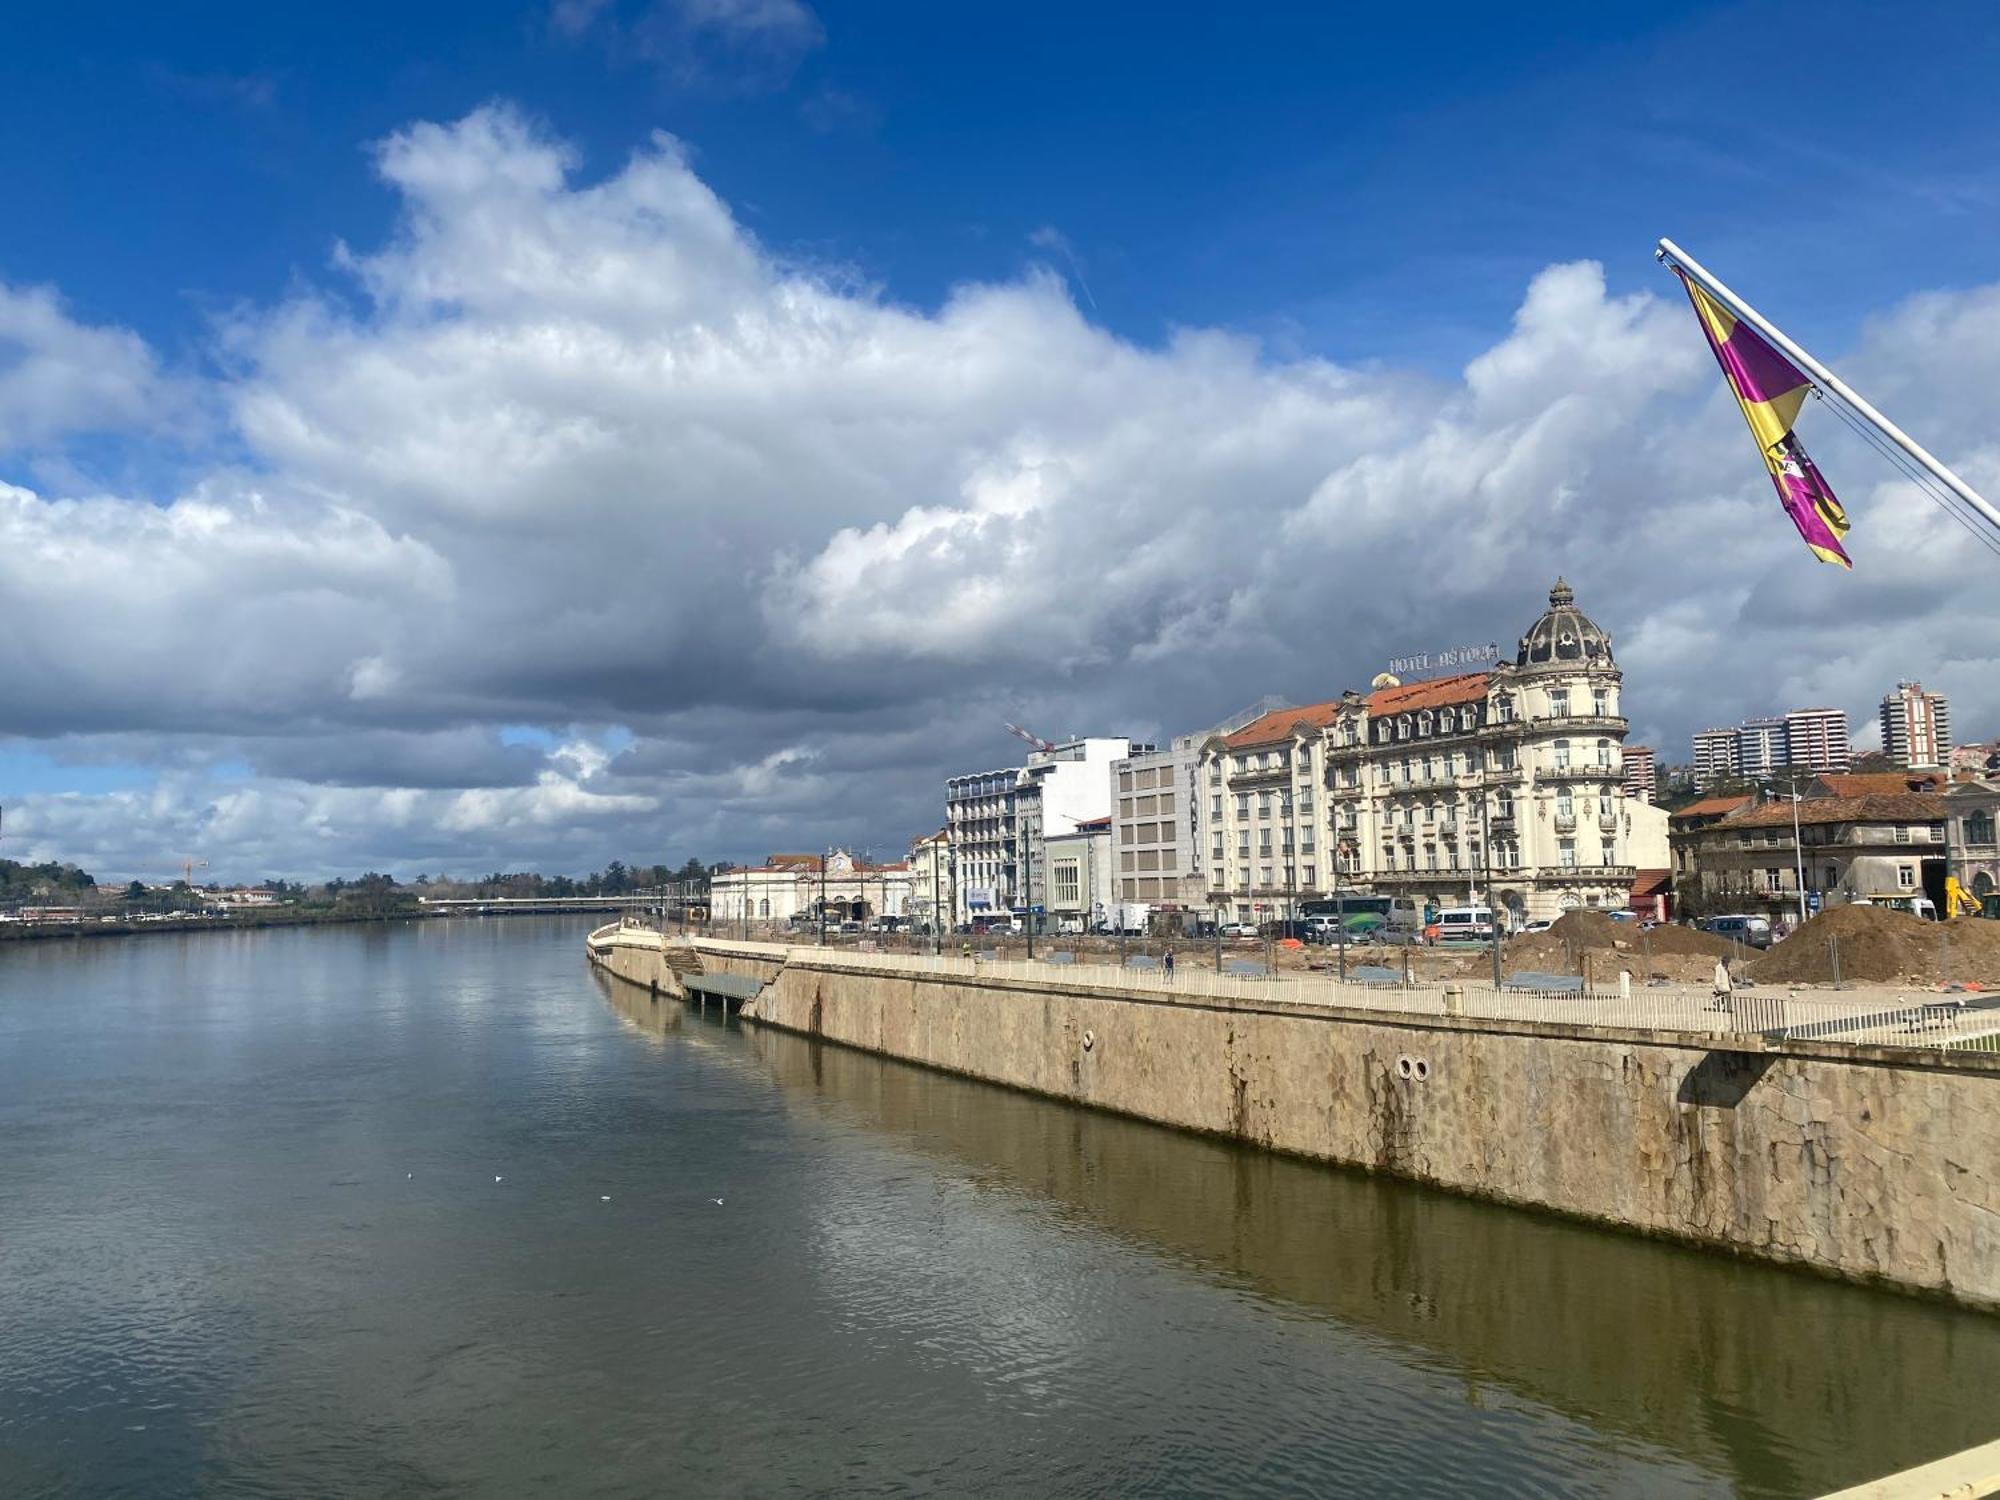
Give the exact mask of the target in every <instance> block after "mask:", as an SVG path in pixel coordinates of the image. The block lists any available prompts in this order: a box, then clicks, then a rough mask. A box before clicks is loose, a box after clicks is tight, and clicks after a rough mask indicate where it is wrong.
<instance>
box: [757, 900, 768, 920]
mask: <svg viewBox="0 0 2000 1500" xmlns="http://www.w3.org/2000/svg"><path fill="white" fill-rule="evenodd" d="M757 915H758V916H760V917H768V916H770V915H771V898H770V897H769V896H766V897H765V898H764V899H763V900H762V901H759V902H758V903H757Z"/></svg>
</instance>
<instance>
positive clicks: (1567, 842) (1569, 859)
mask: <svg viewBox="0 0 2000 1500" xmlns="http://www.w3.org/2000/svg"><path fill="white" fill-rule="evenodd" d="M1556 863H1557V864H1559V865H1561V866H1562V867H1563V868H1564V869H1565V870H1574V869H1575V868H1576V840H1575V839H1560V840H1558V841H1557V843H1556Z"/></svg>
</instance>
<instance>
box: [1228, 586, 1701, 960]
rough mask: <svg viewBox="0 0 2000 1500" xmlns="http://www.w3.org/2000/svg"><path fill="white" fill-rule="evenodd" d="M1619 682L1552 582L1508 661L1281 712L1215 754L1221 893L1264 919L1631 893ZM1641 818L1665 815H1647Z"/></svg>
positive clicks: (1582, 619)
mask: <svg viewBox="0 0 2000 1500" xmlns="http://www.w3.org/2000/svg"><path fill="white" fill-rule="evenodd" d="M1621 689H1622V675H1621V673H1620V672H1619V670H1618V667H1617V665H1616V663H1615V661H1614V660H1613V658H1612V654H1611V642H1610V637H1609V636H1608V635H1607V634H1606V633H1605V632H1604V631H1602V630H1600V629H1599V628H1598V627H1597V626H1596V625H1595V624H1594V623H1593V622H1592V621H1591V620H1590V619H1589V618H1588V617H1587V616H1585V615H1584V614H1583V613H1581V612H1580V611H1579V610H1578V609H1577V608H1576V601H1575V596H1574V594H1573V592H1572V591H1571V589H1570V588H1569V585H1568V584H1566V583H1564V582H1563V581H1562V580H1560V579H1558V580H1557V581H1556V585H1555V587H1554V588H1553V589H1551V590H1550V593H1549V607H1548V610H1547V611H1546V612H1545V613H1544V614H1543V615H1542V616H1541V618H1540V619H1538V620H1537V621H1536V622H1535V623H1534V624H1533V625H1532V626H1530V627H1529V629H1528V631H1527V633H1526V634H1525V635H1523V636H1522V637H1521V641H1520V647H1519V651H1518V653H1517V655H1516V657H1515V660H1514V661H1512V662H1501V663H1496V664H1495V665H1494V666H1493V667H1492V668H1491V669H1490V670H1488V671H1484V672H1472V673H1465V674H1460V675H1457V676H1452V677H1443V678H1437V679H1434V680H1431V681H1427V682H1417V683H1411V684H1407V685H1406V684H1402V683H1398V682H1396V681H1395V680H1394V679H1393V678H1388V679H1378V686H1377V687H1375V688H1374V689H1373V690H1372V691H1371V692H1369V693H1368V694H1366V695H1363V694H1360V693H1348V694H1346V695H1344V696H1343V697H1341V698H1339V699H1336V700H1332V701H1330V702H1327V703H1319V704H1311V705H1308V706H1306V707H1304V708H1293V709H1282V710H1279V711H1277V712H1276V713H1273V714H1268V715H1265V716H1264V717H1263V718H1261V719H1259V720H1258V721H1257V722H1255V723H1253V724H1250V725H1248V726H1246V727H1245V728H1243V729H1241V730H1238V731H1236V732H1235V733H1233V734H1230V735H1226V736H1218V737H1216V738H1214V739H1212V740H1211V741H1210V742H1209V744H1208V745H1207V746H1206V747H1204V750H1203V756H1202V780H1203V789H1204V794H1205V795H1206V796H1207V797H1208V798H1209V807H1210V808H1211V809H1212V810H1213V811H1214V812H1215V818H1214V820H1213V822H1212V824H1211V827H1210V831H1209V852H1210V856H1211V861H1210V874H1211V878H1210V898H1211V901H1212V903H1213V904H1214V905H1215V906H1216V907H1217V909H1218V912H1219V913H1220V914H1221V915H1224V916H1226V917H1232V918H1235V919H1237V920H1247V921H1259V920H1270V919H1272V918H1274V917H1280V916H1285V915H1288V914H1292V913H1295V912H1296V910H1297V908H1298V906H1299V904H1300V903H1301V902H1302V901H1303V900H1305V899H1311V898H1317V897H1324V896H1328V895H1331V894H1334V893H1335V889H1336V885H1337V886H1338V888H1339V889H1340V890H1354V891H1365V892H1369V893H1374V894H1390V895H1407V896H1411V897H1415V898H1421V900H1423V901H1424V902H1425V903H1426V904H1430V905H1439V906H1444V905H1453V904H1461V903H1470V902H1475V901H1491V902H1493V903H1494V904H1496V905H1499V906H1501V907H1503V908H1505V909H1506V910H1507V911H1508V912H1509V914H1510V916H1511V918H1512V919H1513V920H1514V921H1515V922H1520V921H1524V920H1528V919H1531V918H1536V917H1545V916H1546V917H1553V916H1556V915H1558V914H1559V913H1560V912H1562V911H1564V910H1568V909H1570V908H1572V907H1596V908H1600V909H1619V910H1622V909H1624V907H1625V906H1626V904H1627V902H1628V901H1629V899H1630V896H1631V888H1632V879H1633V874H1634V868H1635V867H1634V863H1633V860H1632V858H1631V857H1630V850H1629V845H1630V843H1631V841H1632V840H1633V838H1634V834H1635V827H1634V815H1635V814H1634V809H1635V808H1643V809H1644V810H1643V811H1640V812H1638V814H1637V816H1638V817H1639V818H1640V819H1642V820H1643V821H1644V826H1643V827H1642V828H1640V829H1638V830H1636V831H1637V833H1638V835H1639V837H1640V839H1641V841H1642V842H1644V843H1645V844H1646V845H1648V852H1649V854H1650V853H1652V852H1654V851H1653V850H1652V849H1651V847H1650V846H1651V845H1652V844H1653V843H1655V842H1656V841H1657V840H1658V839H1659V836H1660V830H1659V825H1661V824H1663V822H1664V816H1663V815H1657V814H1658V810H1657V809H1652V808H1649V807H1646V806H1645V804H1638V803H1628V801H1627V799H1626V797H1625V794H1624V774H1625V773H1624V761H1623V755H1622V746H1623V742H1624V738H1625V731H1626V720H1625V718H1624V715H1623V713H1622V710H1621V707H1620V702H1619V695H1620V692H1621ZM1648 814H1655V815H1656V816H1651V817H1649V816H1648Z"/></svg>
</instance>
